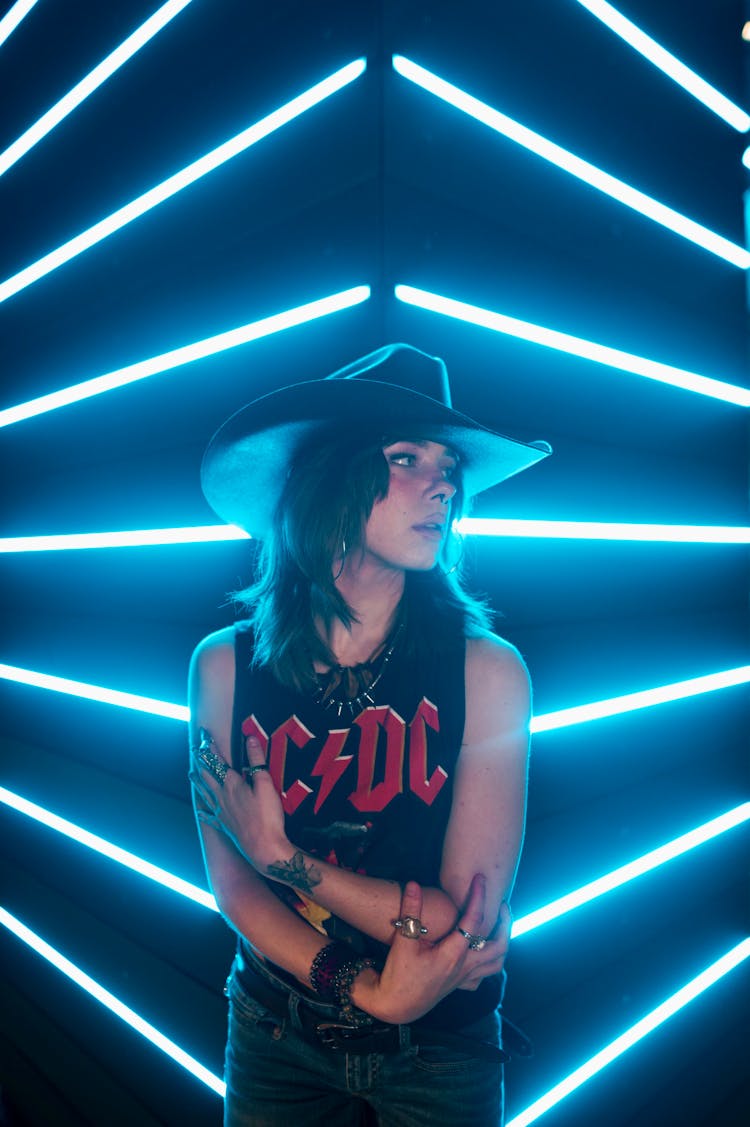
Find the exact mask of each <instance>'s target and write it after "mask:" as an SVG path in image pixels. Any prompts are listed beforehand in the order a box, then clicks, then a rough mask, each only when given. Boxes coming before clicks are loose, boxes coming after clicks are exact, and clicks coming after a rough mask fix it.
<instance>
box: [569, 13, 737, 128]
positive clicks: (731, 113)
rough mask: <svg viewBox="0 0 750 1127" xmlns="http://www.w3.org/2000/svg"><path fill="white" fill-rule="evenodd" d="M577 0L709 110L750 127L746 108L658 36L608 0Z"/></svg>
mask: <svg viewBox="0 0 750 1127" xmlns="http://www.w3.org/2000/svg"><path fill="white" fill-rule="evenodd" d="M577 2H578V3H579V4H580V5H581V6H582V7H583V8H586V9H587V11H589V12H591V14H592V16H596V18H597V19H598V20H601V22H602V23H603V24H606V26H607V27H608V28H609V29H610V30H611V31H614V33H615V35H619V37H620V39H622V40H624V42H625V43H627V44H629V46H631V47H632V48H633V49H634V50H636V51H637V52H638V53H639V54H640V55H642V56H643V58H644V59H648V61H649V62H650V63H653V65H654V66H655V67H658V68H659V70H660V71H662V73H664V74H666V75H667V77H668V78H671V79H672V80H673V81H674V82H676V83H677V84H678V85H679V86H681V87H682V88H683V90H686V91H687V93H688V94H691V95H692V96H693V97H694V98H697V100H698V101H699V102H702V103H703V105H704V106H706V108H707V109H709V110H711V111H712V112H713V113H715V114H716V115H717V116H718V117H720V118H721V119H722V120H723V121H725V122H726V123H727V125H731V126H732V128H733V129H736V130H737V131H738V132H739V133H745V132H746V130H747V129H748V128H750V116H748V114H746V113H745V111H744V110H742V109H740V107H739V106H737V105H735V104H734V102H732V101H730V99H729V98H727V97H726V96H725V95H724V94H721V93H720V92H719V91H718V90H717V89H716V88H715V87H714V86H711V84H710V83H708V82H706V80H705V79H703V78H701V77H700V75H698V74H696V73H695V71H694V70H691V69H690V67H688V66H686V65H685V63H681V62H680V60H679V59H677V58H675V56H674V55H672V54H671V53H670V52H669V51H667V50H666V48H664V47H662V46H661V45H660V44H659V43H657V42H656V40H655V39H652V38H651V36H650V35H646V33H645V31H642V30H641V29H640V28H639V27H637V26H636V24H634V23H632V21H631V20H629V19H626V18H625V16H623V14H622V13H621V12H618V11H617V9H616V8H614V7H613V6H612V5H611V4H608V3H607V0H577Z"/></svg>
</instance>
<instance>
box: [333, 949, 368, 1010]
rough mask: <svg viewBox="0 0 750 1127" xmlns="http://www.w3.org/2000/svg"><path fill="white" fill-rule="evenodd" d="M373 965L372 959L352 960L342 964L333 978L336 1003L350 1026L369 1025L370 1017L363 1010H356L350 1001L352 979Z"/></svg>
mask: <svg viewBox="0 0 750 1127" xmlns="http://www.w3.org/2000/svg"><path fill="white" fill-rule="evenodd" d="M374 966H375V963H374V962H373V961H372V959H354V960H353V961H352V962H349V963H344V965H343V966H342V967H340V969H339V972H338V974H337V975H336V978H335V989H336V993H337V995H338V1003H339V1006H340V1008H341V1012H342V1014H343V1015H344V1017H345V1018H346V1020H347V1021H348V1022H350V1023H351V1024H352V1025H356V1026H360V1025H371V1024H372V1021H373V1019H372V1017H371V1015H370V1014H368V1013H366V1012H365V1010H360V1009H357V1007H356V1006H355V1005H354V1002H353V1001H352V994H351V991H352V986H353V985H354V979H355V978H356V977H357V975H358V974H359V972H360V971H362V970H365V969H366V968H367V967H374Z"/></svg>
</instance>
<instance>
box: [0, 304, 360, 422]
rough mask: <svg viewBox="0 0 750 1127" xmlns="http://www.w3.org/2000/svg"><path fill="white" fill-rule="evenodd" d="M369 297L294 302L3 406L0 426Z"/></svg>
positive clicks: (304, 322)
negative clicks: (291, 306) (213, 333)
mask: <svg viewBox="0 0 750 1127" xmlns="http://www.w3.org/2000/svg"><path fill="white" fill-rule="evenodd" d="M369 296H370V287H369V286H354V287H353V288H352V289H349V290H343V291H342V292H341V293H335V294H331V296H330V297H323V298H320V299H319V300H317V301H311V302H308V304H307V305H298V306H295V308H294V309H287V310H285V311H284V312H283V313H274V314H273V315H272V316H271V317H263V318H262V319H261V320H260V321H251V322H250V323H249V324H247V325H240V326H239V328H237V329H230V330H229V331H228V332H225V333H218V334H217V335H216V336H213V337H206V338H205V340H198V341H195V342H194V343H193V344H186V345H183V346H182V347H181V348H175V349H172V351H171V352H163V353H161V354H160V355H159V356H151V357H149V359H147V360H139V361H138V362H137V363H136V364H129V365H128V366H127V367H125V368H117V369H116V370H115V371H114V372H107V373H106V375H103V376H95V377H94V379H91V380H84V381H83V383H78V384H73V386H72V387H64V388H62V389H61V390H60V391H53V392H51V393H50V394H49V395H41V396H39V398H38V399H30V400H28V402H26V403H19V404H18V405H17V406H15V407H6V408H5V410H3V411H0V427H7V426H10V425H11V424H12V423H18V422H20V421H21V420H22V419H30V418H33V417H34V416H35V415H42V414H44V413H45V412H46V411H55V410H57V408H59V407H66V406H67V405H68V404H70V403H78V402H79V401H80V400H81V399H88V398H90V397H91V396H92V395H101V394H102V393H103V392H105V391H112V390H113V388H117V387H123V386H124V385H125V384H129V383H134V382H135V381H136V380H142V379H146V377H148V376H154V375H158V374H159V373H160V372H167V371H169V370H170V369H172V368H177V367H180V365H182V364H191V363H192V362H193V361H194V360H202V359H203V358H204V357H206V356H214V355H216V353H218V352H225V351H226V350H227V349H229V348H236V347H237V346H238V345H241V344H248V343H249V342H250V341H253V340H260V339H261V338H262V337H268V336H271V335H272V334H273V333H280V332H282V331H283V330H285V329H291V328H294V327H295V326H296V325H304V324H306V323H307V322H308V321H315V320H317V319H318V318H320V317H327V316H328V315H329V314H331V313H338V312H340V310H342V309H349V308H351V307H352V306H353V305H359V304H360V303H361V302H363V301H367V299H368V298H369Z"/></svg>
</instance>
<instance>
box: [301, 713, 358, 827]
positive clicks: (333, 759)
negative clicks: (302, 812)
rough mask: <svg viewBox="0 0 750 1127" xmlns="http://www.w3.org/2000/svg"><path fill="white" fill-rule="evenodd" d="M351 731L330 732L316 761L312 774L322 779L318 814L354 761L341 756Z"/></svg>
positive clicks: (317, 805) (349, 756)
mask: <svg viewBox="0 0 750 1127" xmlns="http://www.w3.org/2000/svg"><path fill="white" fill-rule="evenodd" d="M350 731H351V728H343V729H339V730H334V731H332V732H329V733H328V738H327V739H326V742H325V743H324V744H323V750H322V751H321V753H320V755H319V756H318V758H317V760H316V761H315V766H314V767H313V769H312V771H311V774H312V775H313V777H317V776H319V777H320V789H319V791H318V797H317V798H316V799H315V813H316V814H317V813H318V810H320V808H321V806H322V805H323V803H324V802H325V800H326V799H327V798H328V795H329V794H330V793H331V791H332V790H333V788H334V787H335V786H336V783H337V782H338V781H339V779H340V778H341V776H342V775H343V773H344V771H345V770H346V769H347V767H348V766H349V764H350V763H351V761H352V756H351V755H340V754H339V753H340V752H341V751H342V749H343V747H344V744H345V743H346V737H347V736H348V735H349V732H350Z"/></svg>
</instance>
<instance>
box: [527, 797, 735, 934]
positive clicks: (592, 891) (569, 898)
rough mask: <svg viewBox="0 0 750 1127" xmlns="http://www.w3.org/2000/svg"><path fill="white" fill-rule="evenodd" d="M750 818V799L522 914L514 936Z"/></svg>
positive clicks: (619, 885) (600, 894)
mask: <svg viewBox="0 0 750 1127" xmlns="http://www.w3.org/2000/svg"><path fill="white" fill-rule="evenodd" d="M749 819H750V802H743V803H742V805H741V806H735V807H734V809H733V810H728V811H727V812H726V814H720V815H719V817H718V818H713V819H712V820H711V821H710V822H704V824H703V825H702V826H696V828H695V829H694V830H690V831H689V832H688V833H685V834H682V835H681V837H676V838H674V839H673V840H672V841H668V842H666V843H665V844H664V845H660V846H659V847H658V848H657V849H652V850H651V851H650V852H649V853H644V854H643V856H642V857H637V858H636V859H635V860H633V861H629V862H628V863H627V864H626V865H621V866H620V867H619V868H617V869H613V871H612V872H610V873H606V874H605V875H604V876H601V877H597V879H596V880H592V881H589V883H588V884H584V885H582V886H581V888H577V889H575V891H573V892H568V893H566V895H565V896H560V897H559V898H558V899H557V900H552V901H551V902H550V903H549V904H545V905H544V907H543V908H537V909H536V910H535V911H533V912H529V913H527V915H525V916H521V917H519V919H517V920H514V922H513V939H514V940H515V939H519V938H520V937H521V936H522V935H526V934H527V933H528V932H530V931H534V930H535V929H536V928H539V927H542V925H543V924H547V923H550V921H551V920H556V919H559V917H560V916H565V915H567V914H568V912H572V911H574V909H575V908H580V907H581V906H582V905H583V904H589V903H590V902H591V901H592V900H598V899H599V897H600V896H604V895H606V893H608V892H612V891H613V890H614V889H615V888H621V887H622V885H624V884H627V883H628V882H629V881H631V880H635V879H636V878H637V877H640V876H643V875H644V874H645V873H650V872H652V870H654V869H657V868H659V866H660V865H664V864H666V863H667V862H668V861H672V860H674V858H675V857H680V856H682V854H684V853H688V852H689V851H690V850H691V849H695V848H696V847H697V846H699V845H703V844H704V843H705V842H707V841H711V840H712V839H713V838H715V837H718V836H719V834H723V833H726V832H727V830H732V829H734V828H735V827H736V826H741V825H743V824H744V823H745V822H747V821H748V820H749Z"/></svg>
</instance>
